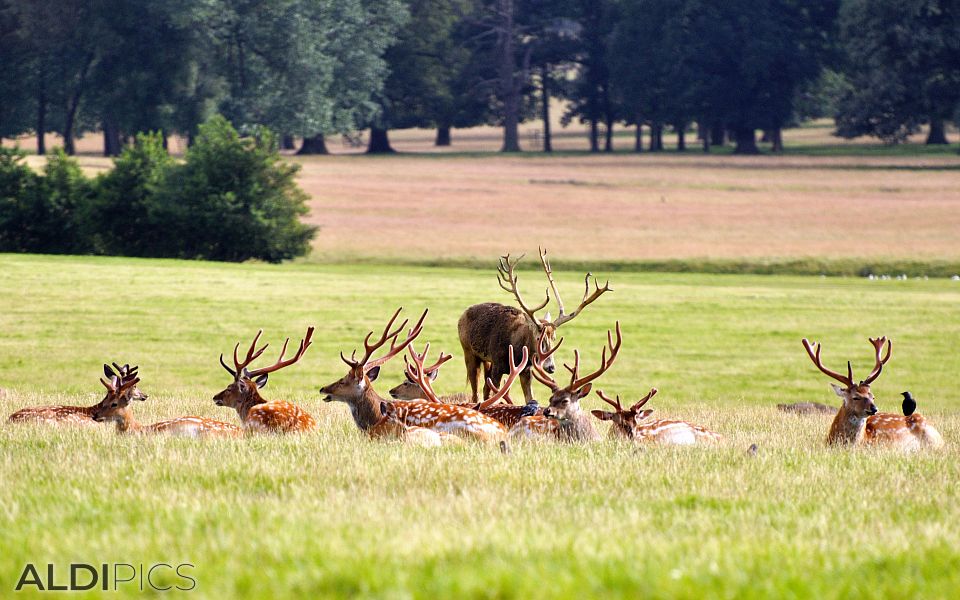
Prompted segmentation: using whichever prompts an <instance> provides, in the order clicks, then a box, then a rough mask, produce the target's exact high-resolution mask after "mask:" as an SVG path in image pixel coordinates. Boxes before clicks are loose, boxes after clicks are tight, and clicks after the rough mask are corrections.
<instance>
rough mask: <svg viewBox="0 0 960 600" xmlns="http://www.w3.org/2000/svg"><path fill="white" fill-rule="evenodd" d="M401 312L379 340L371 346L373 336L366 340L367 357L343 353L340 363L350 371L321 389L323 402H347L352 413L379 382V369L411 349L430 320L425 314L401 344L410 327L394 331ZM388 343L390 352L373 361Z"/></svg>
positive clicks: (365, 350) (364, 343)
mask: <svg viewBox="0 0 960 600" xmlns="http://www.w3.org/2000/svg"><path fill="white" fill-rule="evenodd" d="M401 310H403V307H400V308H398V309H397V310H396V312H394V313H393V316H392V317H390V320H389V321H388V322H387V326H386V327H384V328H383V333H382V334H380V338H379V339H377V340H376V341H375V342H372V343H371V342H370V338H371V337H372V336H373V332H372V331H371V332H370V333H368V334H367V337H366V338H364V340H363V346H364V354H363V356H362V357H361V358H360V359H357V352H356V350H354V351H353V353H352V354H351V355H350V358H347V357H346V356H344V355H343V353H342V352H341V353H340V358H341V360H343V362H345V363H346V364H347V366H348V367H349V369H348V370H347V374H346V375H344V376H343V377H341V378H340V379H338V380H337V381H334V382H333V383H331V384H329V385H326V386H324V387H322V388H320V393H321V394H325V397H324V398H323V400H324V402H332V401H334V400H337V401H340V402H346V403H347V404H348V405H350V406H351V408H352V409H353V407H355V406H356V405H357V403H358V402H360V401H361V400H362V399H363V398H364V396H365V394H367V392H368V391H369V390H370V389H371V386H370V384H371V383H372V382H374V381H376V379H377V377H378V376H379V375H380V366H381V365H383V363H385V362H387V361H388V360H390V359H391V358H393V357H394V356H396V355H397V354H399V353H401V352H403V350H404V348H406V347H407V346H408V345H410V342H412V341H413V340H414V339H416V337H417V336H418V335H420V332H421V331H422V330H423V321H424V319H426V318H427V312H428V311H427V310H424V311H423V315H421V316H420V320H419V321H417V324H416V325H414V326H413V328H411V329H410V330H409V331H408V332H407V336H406V337H405V338H403V340H402V341H398V340H399V336H400V332H401V331H402V330H403V329H404V327H406V326H407V321H408V320H407V319H404V320H403V323H401V324H400V325H399V326H398V327H397V328H396V329H392V328H393V324H394V322H395V321H396V320H397V316H399V315H400V311H401ZM388 341H389V342H390V348H389V349H388V350H387V352H386V353H384V354H383V356H380V357H379V358H373V353H374V352H376V351H377V350H379V349H380V348H381V347H382V346H383V345H384V344H386V343H387V342H388ZM377 403H378V404H379V400H377Z"/></svg>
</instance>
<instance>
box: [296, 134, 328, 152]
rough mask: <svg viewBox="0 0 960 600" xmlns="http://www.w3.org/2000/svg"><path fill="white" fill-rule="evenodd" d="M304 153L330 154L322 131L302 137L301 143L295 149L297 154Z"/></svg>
mask: <svg viewBox="0 0 960 600" xmlns="http://www.w3.org/2000/svg"><path fill="white" fill-rule="evenodd" d="M306 154H330V152H329V151H328V150H327V141H326V139H325V138H324V137H323V134H322V133H318V134H317V135H315V136H312V137H305V138H303V145H301V146H300V149H299V150H297V155H306Z"/></svg>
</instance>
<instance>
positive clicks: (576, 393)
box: [510, 321, 623, 442]
mask: <svg viewBox="0 0 960 600" xmlns="http://www.w3.org/2000/svg"><path fill="white" fill-rule="evenodd" d="M615 330H616V338H617V339H616V342H614V340H613V334H612V333H611V332H610V331H609V330H608V331H607V345H606V346H605V347H604V348H603V353H602V354H601V356H600V366H599V367H598V368H597V370H596V371H593V372H592V373H588V374H587V375H584V376H582V377H581V376H580V351H579V350H574V352H573V366H572V367H571V366H570V365H567V364H564V365H563V366H564V367H565V368H566V369H567V370H568V371H569V372H570V383H569V384H568V385H566V386H564V387H561V386H560V384H558V383H557V382H556V380H554V379H553V377H551V376H550V374H549V373H547V371H546V370H545V369H544V368H543V364H544V361H545V360H546V358H547V357H549V356H550V355H552V354H553V353H554V352H556V351H557V349H558V348H559V347H560V344H562V343H563V339H562V338H561V340H560V341H559V342H557V343H556V344H555V345H554V346H553V347H552V348H550V347H549V346H548V344H547V341H546V334H541V338H540V340H539V341H538V343H537V353H536V355H535V357H534V359H533V376H534V377H536V378H537V381H539V382H540V383H542V384H543V385H545V386H547V387H548V388H550V391H551V392H552V394H551V396H550V406H548V407H547V408H545V409H544V410H543V415H542V416H533V417H524V418H522V419H520V422H519V423H517V424H516V425H515V426H514V427H513V428H512V429H511V430H510V436H511V437H520V438H539V437H548V438H550V437H552V438H555V439H558V440H560V441H569V442H592V441H596V440H599V439H600V434H598V433H597V430H596V429H594V427H593V423H592V421H591V419H590V416H589V415H588V414H587V413H585V412H584V411H583V409H581V407H580V400H581V399H583V398H584V397H586V396H587V394H589V393H590V390H591V389H592V387H593V381H594V380H596V379H597V378H599V377H600V376H601V375H603V374H604V373H605V372H606V371H607V370H608V369H610V367H611V366H613V363H614V361H615V360H617V356H618V355H619V354H620V347H621V345H622V344H623V335H622V333H621V332H620V321H617V323H616V327H615ZM608 350H609V352H610V354H609V356H608V355H607V351H608Z"/></svg>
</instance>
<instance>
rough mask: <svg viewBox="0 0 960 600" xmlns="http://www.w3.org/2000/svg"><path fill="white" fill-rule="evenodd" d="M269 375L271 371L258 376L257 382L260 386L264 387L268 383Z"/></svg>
mask: <svg viewBox="0 0 960 600" xmlns="http://www.w3.org/2000/svg"><path fill="white" fill-rule="evenodd" d="M269 375H270V374H269V373H264V374H263V375H261V376H260V377H257V379H256V382H257V387H258V388H262V387H263V386H265V385H267V376H269Z"/></svg>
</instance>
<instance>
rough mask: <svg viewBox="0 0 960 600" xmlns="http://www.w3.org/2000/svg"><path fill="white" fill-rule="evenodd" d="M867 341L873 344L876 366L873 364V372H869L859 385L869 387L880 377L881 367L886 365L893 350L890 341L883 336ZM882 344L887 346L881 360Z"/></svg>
mask: <svg viewBox="0 0 960 600" xmlns="http://www.w3.org/2000/svg"><path fill="white" fill-rule="evenodd" d="M867 339H869V340H870V343H871V344H873V350H874V354H875V359H876V364H874V366H873V371H871V372H870V374H869V375H867V378H866V379H864V380H863V381H861V382H860V385H870V384H871V383H873V381H874V380H876V378H877V377H880V372H881V371H883V365H885V364H887V361H888V360H890V352H891V351H892V350H893V342H892V341H890V340H887V338H886V337H885V336H884V337H878V338H877V339H873V338H867ZM884 344H886V345H887V354H886V356H884V357H883V359H882V360H881V359H880V351H881V350H883V345H884ZM850 379H851V381H852V380H853V378H852V377H851V378H850Z"/></svg>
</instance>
